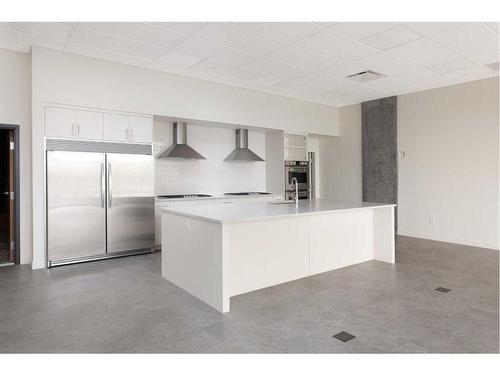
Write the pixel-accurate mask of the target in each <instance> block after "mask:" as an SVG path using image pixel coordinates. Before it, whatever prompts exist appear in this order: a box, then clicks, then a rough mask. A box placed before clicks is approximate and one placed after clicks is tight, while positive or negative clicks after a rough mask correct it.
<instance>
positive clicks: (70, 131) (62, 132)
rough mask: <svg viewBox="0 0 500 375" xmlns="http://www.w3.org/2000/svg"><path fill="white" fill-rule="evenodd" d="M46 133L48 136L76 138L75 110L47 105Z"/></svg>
mask: <svg viewBox="0 0 500 375" xmlns="http://www.w3.org/2000/svg"><path fill="white" fill-rule="evenodd" d="M45 135H46V136H47V137H61V138H75V137H77V135H76V126H75V110H74V109H67V108H55V107H47V108H46V109H45Z"/></svg>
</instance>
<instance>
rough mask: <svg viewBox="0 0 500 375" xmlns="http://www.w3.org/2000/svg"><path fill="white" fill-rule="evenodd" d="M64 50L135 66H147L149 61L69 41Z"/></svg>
mask: <svg viewBox="0 0 500 375" xmlns="http://www.w3.org/2000/svg"><path fill="white" fill-rule="evenodd" d="M64 50H65V51H66V52H69V53H75V54H78V55H84V56H89V57H94V58H97V59H102V60H108V61H114V62H117V63H121V64H128V65H135V66H144V67H146V66H148V63H149V61H148V60H145V59H141V58H138V57H134V56H130V55H124V54H119V53H116V52H111V51H105V50H102V49H99V48H95V47H92V46H84V45H81V44H77V43H72V42H69V43H67V44H66V46H65V47H64Z"/></svg>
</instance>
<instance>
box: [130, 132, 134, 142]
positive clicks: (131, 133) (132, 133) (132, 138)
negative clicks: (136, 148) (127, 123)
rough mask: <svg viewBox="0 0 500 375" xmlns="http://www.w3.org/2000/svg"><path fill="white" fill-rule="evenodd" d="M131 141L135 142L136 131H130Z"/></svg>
mask: <svg viewBox="0 0 500 375" xmlns="http://www.w3.org/2000/svg"><path fill="white" fill-rule="evenodd" d="M130 140H131V141H133V140H134V129H130Z"/></svg>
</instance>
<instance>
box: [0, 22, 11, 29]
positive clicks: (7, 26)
mask: <svg viewBox="0 0 500 375" xmlns="http://www.w3.org/2000/svg"><path fill="white" fill-rule="evenodd" d="M11 29H12V22H0V30H11Z"/></svg>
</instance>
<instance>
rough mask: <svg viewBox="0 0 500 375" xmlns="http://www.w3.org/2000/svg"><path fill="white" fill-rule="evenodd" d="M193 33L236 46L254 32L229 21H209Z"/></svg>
mask: <svg viewBox="0 0 500 375" xmlns="http://www.w3.org/2000/svg"><path fill="white" fill-rule="evenodd" d="M192 35H193V36H194V37H196V38H198V39H203V40H208V41H210V42H212V43H219V44H222V45H225V46H229V47H234V45H235V44H237V43H239V42H241V41H242V40H244V39H246V38H249V37H251V36H253V35H254V33H253V32H251V31H248V30H247V29H244V28H242V27H238V26H235V25H233V24H230V23H227V22H209V23H206V24H205V25H204V26H202V27H201V28H200V29H199V30H197V31H196V32H195V33H193V34H192Z"/></svg>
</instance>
